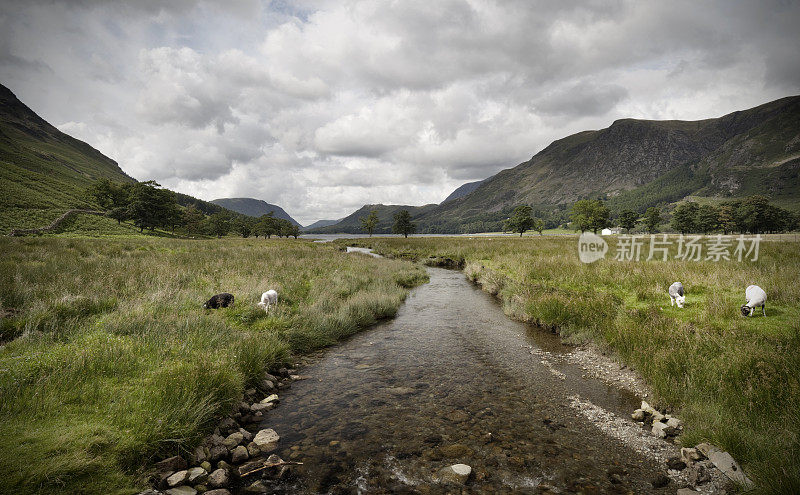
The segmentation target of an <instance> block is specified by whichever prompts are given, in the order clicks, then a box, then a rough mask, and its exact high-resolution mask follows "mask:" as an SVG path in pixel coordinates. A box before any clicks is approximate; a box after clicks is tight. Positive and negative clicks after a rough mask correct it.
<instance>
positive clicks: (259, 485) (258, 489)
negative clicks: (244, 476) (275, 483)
mask: <svg viewBox="0 0 800 495" xmlns="http://www.w3.org/2000/svg"><path fill="white" fill-rule="evenodd" d="M244 491H245V493H269V492H270V491H271V489H270V488H269V487H268V486H267V485H265V484H264V482H263V481H260V480H259V481H254V482H253V483H251V484H250V485H248V486H246V487H245V489H244Z"/></svg>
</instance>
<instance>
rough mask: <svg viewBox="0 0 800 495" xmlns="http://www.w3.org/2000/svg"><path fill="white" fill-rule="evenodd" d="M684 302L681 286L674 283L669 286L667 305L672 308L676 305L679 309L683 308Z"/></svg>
mask: <svg viewBox="0 0 800 495" xmlns="http://www.w3.org/2000/svg"><path fill="white" fill-rule="evenodd" d="M685 302H686V296H684V295H683V284H682V283H680V282H675V283H674V284H672V285H670V286H669V305H670V306H674V305H675V304H677V305H678V307H679V308H682V307H683V303H685Z"/></svg>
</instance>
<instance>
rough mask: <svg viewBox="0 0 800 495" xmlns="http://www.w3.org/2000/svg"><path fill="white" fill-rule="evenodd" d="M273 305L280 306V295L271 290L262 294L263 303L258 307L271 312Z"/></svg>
mask: <svg viewBox="0 0 800 495" xmlns="http://www.w3.org/2000/svg"><path fill="white" fill-rule="evenodd" d="M273 304H278V293H277V292H276V291H274V290H272V289H270V290H268V291H267V292H265V293H263V294H261V302H260V303H258V305H259V306H261V307H262V308H264V311H266V312H269V307H270V306H272V305H273Z"/></svg>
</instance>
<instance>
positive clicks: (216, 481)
mask: <svg viewBox="0 0 800 495" xmlns="http://www.w3.org/2000/svg"><path fill="white" fill-rule="evenodd" d="M230 482H231V479H230V475H229V474H228V471H227V470H225V469H216V470H215V471H214V472H213V473H211V474H210V475H209V476H208V486H210V487H212V488H222V487H226V486H228V484H229V483H230ZM206 493H208V492H206Z"/></svg>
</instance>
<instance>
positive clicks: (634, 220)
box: [503, 196, 800, 236]
mask: <svg viewBox="0 0 800 495" xmlns="http://www.w3.org/2000/svg"><path fill="white" fill-rule="evenodd" d="M532 212H533V209H532V208H531V207H530V206H528V205H520V206H517V207H516V208H515V209H514V212H513V214H512V215H511V217H509V218H508V219H507V220H506V221H505V223H504V226H503V227H504V229H505V231H507V232H514V233H519V234H520V236H521V235H522V234H523V233H524V232H526V231H528V230H531V229H533V230H535V231H537V232H539V233H540V234H541V233H542V231H543V230H544V228H546V224H545V222H544V221H543V220H542V219H540V218H537V217H536V216H534V215H533V214H532ZM665 215H666V212H665V211H664V210H662V209H661V208H659V207H656V206H651V207H649V208H647V209H646V210H645V212H644V214H640V213H639V212H636V211H634V210H631V209H626V210H622V211H621V212H620V213H619V215H617V216H616V217H614V218H612V215H611V211H610V210H609V208H608V206H607V204H606V202H604V201H602V200H600V199H582V200H579V201H576V202H575V203H574V204H573V205H572V209H571V211H570V212H569V220H570V222H571V227H572V229H574V230H579V231H581V232H586V231H592V232H594V233H595V234H596V233H597V232H598V231H600V230H602V229H604V228H608V227H614V226H619V227H620V228H622V229H625V231H626V232H630V231H631V230H633V229H634V228H636V227H637V226H640V227H641V228H642V230H644V231H646V232H648V233H651V234H654V233H656V232H659V231H660V229H661V228H662V227H663V226H664V225H665V223H666V220H667V217H666V216H665ZM667 225H668V227H669V228H670V229H671V230H673V231H675V232H680V233H682V234H687V233H702V234H708V233H712V232H722V233H724V234H728V233H731V232H741V233H750V234H759V233H773V232H789V231H794V230H797V229H798V227H800V215H798V214H797V213H793V212H791V211H789V210H786V209H784V208H780V207H778V206H775V205H773V204H770V202H769V200H768V199H767V198H766V197H764V196H750V197H747V198H744V199H737V200H729V201H724V202H722V203H720V204H718V205H711V204H702V205H701V204H698V203H696V202H692V201H689V202H685V203H681V204H680V205H678V206H677V207H676V208H675V209H674V211H673V212H672V214H671V217H669V222H668V224H667Z"/></svg>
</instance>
